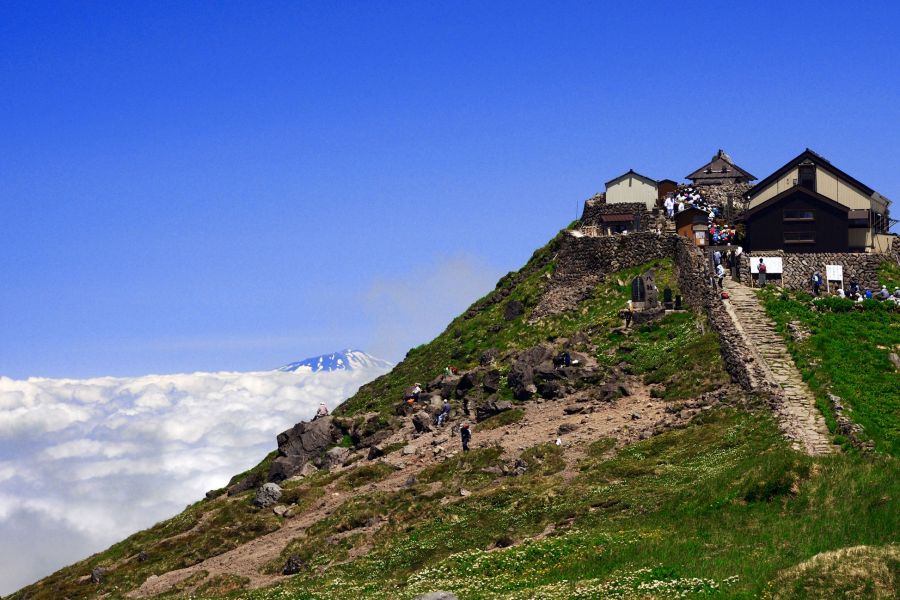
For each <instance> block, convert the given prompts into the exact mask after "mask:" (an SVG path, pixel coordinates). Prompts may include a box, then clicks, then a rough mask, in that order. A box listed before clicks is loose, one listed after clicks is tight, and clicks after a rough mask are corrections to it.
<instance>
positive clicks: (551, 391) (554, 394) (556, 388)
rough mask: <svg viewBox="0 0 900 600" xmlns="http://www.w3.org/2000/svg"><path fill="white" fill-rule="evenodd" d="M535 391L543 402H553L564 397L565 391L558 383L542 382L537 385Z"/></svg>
mask: <svg viewBox="0 0 900 600" xmlns="http://www.w3.org/2000/svg"><path fill="white" fill-rule="evenodd" d="M537 391H538V394H539V395H540V396H541V398H544V399H545V400H555V399H557V398H562V397H563V396H565V390H564V389H563V386H562V385H560V383H559V382H558V381H543V382H541V383H539V384H538V386H537Z"/></svg>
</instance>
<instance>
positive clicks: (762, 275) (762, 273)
mask: <svg viewBox="0 0 900 600" xmlns="http://www.w3.org/2000/svg"><path fill="white" fill-rule="evenodd" d="M757 269H758V270H759V287H761V288H762V287H766V263H764V262H763V259H759V267H757Z"/></svg>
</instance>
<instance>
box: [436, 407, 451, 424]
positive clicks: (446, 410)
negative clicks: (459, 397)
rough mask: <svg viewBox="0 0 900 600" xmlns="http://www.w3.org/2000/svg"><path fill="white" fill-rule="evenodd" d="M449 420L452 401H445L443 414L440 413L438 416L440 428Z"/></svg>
mask: <svg viewBox="0 0 900 600" xmlns="http://www.w3.org/2000/svg"><path fill="white" fill-rule="evenodd" d="M448 418H450V401H449V400H444V406H442V407H441V412H439V413H438V416H437V425H438V427H443V425H444V422H445V421H446V420H447V419H448Z"/></svg>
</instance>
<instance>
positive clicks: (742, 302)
mask: <svg viewBox="0 0 900 600" xmlns="http://www.w3.org/2000/svg"><path fill="white" fill-rule="evenodd" d="M725 289H726V290H727V291H728V293H729V295H730V297H731V298H730V300H725V301H724V303H725V308H726V310H727V311H728V313H729V315H730V316H731V318H732V320H733V321H734V323H735V325H736V326H737V328H738V331H740V332H741V334H742V335H743V337H744V339H745V341H746V343H747V346H748V347H749V348H750V349H751V351H752V352H753V355H754V359H755V360H756V361H757V362H758V365H759V366H760V367H761V369H762V372H763V374H764V376H765V379H766V381H767V382H768V383H770V384H774V385H775V386H777V390H776V391H777V392H779V393H778V394H777V395H778V396H780V399H779V402H778V403H777V405H776V406H775V407H774V408H775V412H776V416H777V417H778V422H779V424H780V426H781V429H782V431H783V432H784V435H785V437H786V438H788V439H789V440H791V442H792V443H793V445H794V447H795V448H797V449H798V450H802V451H805V452H806V453H807V454H811V455H819V454H827V453H829V452H831V451H832V450H833V445H832V443H831V441H830V439H829V435H828V427H827V426H826V425H825V419H824V418H822V415H821V413H819V410H818V409H817V408H816V405H815V397H814V395H813V393H812V391H811V390H810V389H809V387H808V386H807V385H806V383H805V382H804V381H803V378H802V376H801V375H800V371H799V370H797V367H796V366H795V365H794V362H793V359H792V358H791V355H790V354H789V353H788V350H787V346H785V343H784V340H783V338H782V337H781V335H780V334H779V333H778V332H777V331H776V330H775V325H774V323H773V322H772V320H771V319H769V317H768V316H767V315H766V312H765V309H764V308H763V306H762V305H761V304H760V302H759V300H758V299H757V298H756V293H755V292H754V291H753V289H751V288H749V287H747V286H744V285H741V284H739V283H737V282H735V281H732V280H731V279H728V278H726V280H725ZM755 385H756V386H757V387H762V386H764V385H765V382H761V381H757V382H755Z"/></svg>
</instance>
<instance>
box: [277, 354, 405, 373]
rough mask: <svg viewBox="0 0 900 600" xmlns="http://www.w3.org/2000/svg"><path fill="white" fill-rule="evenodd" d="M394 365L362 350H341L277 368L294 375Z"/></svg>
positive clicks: (382, 367)
mask: <svg viewBox="0 0 900 600" xmlns="http://www.w3.org/2000/svg"><path fill="white" fill-rule="evenodd" d="M393 366H394V365H393V364H391V363H390V362H388V361H386V360H382V359H380V358H376V357H374V356H372V355H371V354H367V353H366V352H363V351H362V350H351V349H347V350H341V351H339V352H332V353H331V354H322V355H320V356H313V357H310V358H305V359H303V360H300V361H297V362H292V363H290V364H287V365H284V366H283V367H279V368H278V369H277V370H278V371H284V372H288V373H296V372H299V371H308V372H311V373H320V372H323V371H355V370H360V369H390V368H391V367H393Z"/></svg>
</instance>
